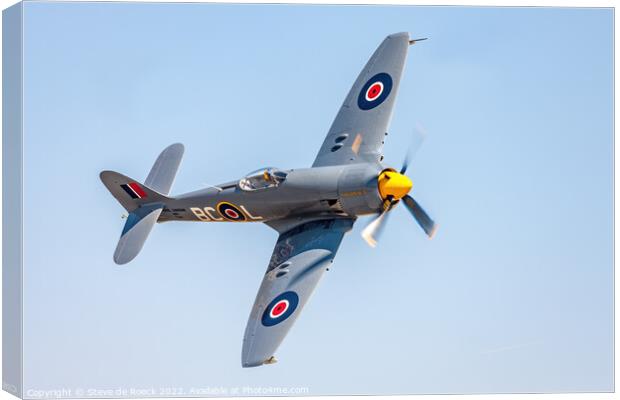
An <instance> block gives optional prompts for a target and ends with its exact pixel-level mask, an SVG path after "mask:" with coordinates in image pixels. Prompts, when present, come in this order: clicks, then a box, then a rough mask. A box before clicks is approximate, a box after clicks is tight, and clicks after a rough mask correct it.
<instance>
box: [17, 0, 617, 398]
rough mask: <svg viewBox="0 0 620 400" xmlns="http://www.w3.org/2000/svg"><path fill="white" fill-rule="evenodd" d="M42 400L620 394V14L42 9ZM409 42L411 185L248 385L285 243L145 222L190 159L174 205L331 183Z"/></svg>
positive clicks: (38, 156) (338, 263)
mask: <svg viewBox="0 0 620 400" xmlns="http://www.w3.org/2000/svg"><path fill="white" fill-rule="evenodd" d="M24 23H25V31H24V33H25V48H24V51H25V52H24V57H25V58H24V62H25V82H24V90H25V95H24V96H25V104H24V107H25V108H24V112H25V114H24V132H25V139H24V145H25V162H26V164H25V174H24V178H25V188H24V201H25V204H24V210H25V234H24V239H25V262H26V266H25V271H24V279H25V282H24V284H25V291H24V294H25V302H24V312H25V315H24V329H25V332H24V334H25V336H24V345H25V353H24V357H25V358H24V368H25V370H24V372H25V386H26V389H29V388H36V389H57V388H63V387H64V388H72V389H75V388H85V389H87V388H99V389H111V388H112V389H113V388H117V387H126V388H131V387H135V388H143V387H154V388H156V389H158V388H160V387H180V388H185V389H186V390H187V389H189V388H208V387H214V386H220V385H221V386H224V387H234V386H244V385H248V386H285V387H289V386H306V387H308V388H309V390H310V394H380V393H387V394H389V393H463V392H465V393H470V392H539V391H540V392H565V391H610V390H613V331H612V329H613V326H612V322H613V319H612V317H613V308H612V307H613V306H612V299H613V279H612V278H613V253H612V252H613V248H612V161H613V158H612V157H613V153H612V141H613V130H612V129H613V114H612V112H613V111H612V102H613V97H612V96H613V92H612V90H613V89H612V79H613V70H612V45H613V43H612V31H613V14H612V11H611V10H610V9H560V8H555V9H547V8H502V9H498V8H469V7H370V6H357V7H354V6H348V7H345V6H266V5H207V4H114V3H91V4H87V3H79V4H78V3H76V4H70V3H36V2H30V3H27V4H26V6H25V15H24ZM400 31H408V32H410V33H411V35H412V37H425V36H428V37H430V40H428V41H426V42H423V43H420V44H419V45H415V46H413V47H412V48H411V49H410V52H409V58H408V60H407V64H406V69H405V72H404V75H403V80H402V85H401V87H400V91H399V98H398V101H397V104H396V107H395V110H394V118H393V120H392V124H391V128H390V135H389V136H388V138H387V140H386V144H385V149H384V150H385V163H386V164H387V165H390V166H395V167H399V166H400V164H401V162H402V159H403V157H404V153H405V149H406V148H407V146H408V145H409V142H410V140H411V134H412V131H413V127H414V126H415V125H416V123H419V124H421V125H422V126H424V127H425V128H426V130H427V131H428V137H427V140H426V141H425V143H424V145H423V147H422V148H421V149H420V151H419V152H418V154H417V157H416V159H415V161H414V163H413V165H412V167H411V168H410V170H409V171H410V172H409V175H410V176H411V178H412V180H413V182H414V189H413V194H414V195H415V197H416V198H417V199H418V200H419V201H420V202H421V203H422V204H423V205H424V206H425V207H426V208H427V210H428V211H429V213H430V214H431V215H432V216H433V217H434V218H435V219H436V220H437V221H438V222H439V223H440V227H439V231H438V233H437V235H436V237H435V238H434V239H433V240H432V241H429V240H427V239H426V238H425V236H424V234H423V233H422V231H421V230H420V229H419V227H418V226H417V225H416V223H415V221H414V220H413V219H412V218H411V216H410V215H409V214H408V213H407V211H406V210H405V209H404V208H403V207H399V209H397V210H395V212H394V214H393V215H392V218H391V219H390V221H389V226H388V227H387V229H386V232H385V234H384V236H383V237H382V241H381V242H380V244H379V246H378V247H377V248H376V249H371V248H369V247H368V246H367V245H366V244H365V243H364V242H363V240H362V239H361V238H360V236H359V233H360V231H361V229H362V228H363V227H364V226H365V225H366V223H367V218H361V219H360V220H359V221H358V223H357V224H356V226H355V228H354V229H353V231H352V232H351V233H350V234H348V235H347V236H346V237H345V240H344V241H343V244H342V246H341V248H340V251H339V253H338V256H337V257H336V260H335V263H334V267H333V268H332V269H331V271H330V272H328V273H327V274H326V275H325V276H324V278H323V281H322V282H321V284H320V285H319V287H318V288H317V290H316V292H315V294H314V296H313V297H312V299H311V301H310V302H309V304H308V306H307V307H306V308H305V309H304V312H303V314H302V316H301V317H300V319H299V320H298V321H297V323H296V325H295V326H294V327H293V329H292V330H291V332H290V334H289V336H288V337H287V338H286V340H285V341H284V343H283V345H282V346H281V348H280V349H279V351H278V352H277V354H276V355H277V357H278V359H279V360H280V362H279V363H277V364H275V365H271V366H266V367H260V368H253V369H242V368H241V361H240V358H241V344H242V338H243V332H244V328H245V324H246V321H247V317H248V315H249V312H250V308H251V306H252V303H253V301H254V297H255V295H256V292H257V290H258V286H259V283H260V281H261V278H262V276H263V274H264V271H265V269H266V267H267V263H268V260H269V257H270V255H271V252H272V249H273V246H274V244H275V240H276V237H277V234H276V232H275V231H273V230H271V229H270V228H268V227H267V226H264V225H262V224H201V223H192V224H189V223H170V224H163V225H159V226H156V228H155V229H154V231H153V233H152V235H151V237H150V238H149V241H148V242H147V244H146V246H145V248H144V249H143V252H142V254H140V255H139V256H138V258H137V259H136V260H135V261H133V262H132V263H131V264H129V265H127V266H124V267H119V266H117V265H115V264H114V263H113V261H112V253H113V251H114V248H115V246H116V241H117V240H118V237H119V235H120V231H121V229H122V226H123V223H124V220H122V219H121V218H120V217H121V214H122V213H123V211H124V210H123V209H122V208H121V206H120V205H118V204H117V203H116V201H115V200H114V199H113V198H112V196H111V195H110V194H109V193H108V192H107V190H106V189H105V188H104V186H103V185H102V184H101V182H100V181H99V177H98V174H99V172H100V171H101V170H104V169H112V170H116V171H119V172H122V173H124V174H127V175H129V176H132V177H134V178H136V179H139V180H143V179H144V178H145V177H146V175H147V173H148V171H149V169H150V167H151V165H152V163H153V161H154V160H155V158H156V156H157V155H158V154H159V152H160V151H161V150H162V149H163V148H164V147H165V146H167V145H169V144H171V143H173V142H182V143H184V144H185V146H186V154H185V159H184V161H183V163H182V164H181V169H180V172H179V175H178V177H177V181H176V183H175V185H174V187H173V193H181V192H187V191H191V190H194V189H197V188H200V187H202V186H204V185H205V184H207V183H211V184H214V183H219V182H223V181H228V180H231V179H236V178H238V177H241V176H242V175H244V174H245V173H247V172H248V171H251V170H254V169H256V168H260V167H261V166H265V165H274V166H277V167H281V168H295V167H305V166H310V164H311V163H312V161H313V159H314V157H315V154H316V152H317V151H318V149H319V147H320V145H321V143H322V141H323V139H324V136H325V134H326V133H327V130H328V128H329V126H330V124H331V122H332V120H333V118H334V116H335V115H336V112H337V111H338V108H339V106H340V104H341V102H342V101H343V100H344V97H345V95H346V93H347V92H348V90H349V88H350V86H351V85H352V83H353V81H354V80H355V78H356V76H357V74H358V73H359V71H360V70H361V68H362V67H363V66H364V64H365V63H366V61H367V60H368V58H369V57H370V55H371V54H372V52H373V51H374V49H375V48H376V46H377V45H378V44H379V43H380V42H381V41H382V40H383V38H384V37H385V36H386V35H388V34H390V33H393V32H400Z"/></svg>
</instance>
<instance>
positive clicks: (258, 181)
mask: <svg viewBox="0 0 620 400" xmlns="http://www.w3.org/2000/svg"><path fill="white" fill-rule="evenodd" d="M285 179H286V172H284V171H281V170H279V169H277V168H273V167H266V168H261V169H257V170H256V171H252V172H250V173H249V174H247V175H246V176H245V178H243V179H241V180H240V181H239V188H240V189H241V190H246V191H253V190H261V189H267V188H273V187H276V186H278V185H279V184H280V183H282V182H284V180H285Z"/></svg>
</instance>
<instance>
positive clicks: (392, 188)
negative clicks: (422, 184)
mask: <svg viewBox="0 0 620 400" xmlns="http://www.w3.org/2000/svg"><path fill="white" fill-rule="evenodd" d="M378 183H379V194H380V195H381V198H382V199H384V200H387V199H389V198H391V199H392V200H400V199H401V198H403V197H405V196H406V195H407V194H408V193H409V191H410V190H411V188H412V187H413V182H411V179H409V178H408V177H407V176H406V175H403V174H399V173H398V172H396V170H394V169H391V168H389V169H386V170H384V171H383V172H381V174H379V182H378Z"/></svg>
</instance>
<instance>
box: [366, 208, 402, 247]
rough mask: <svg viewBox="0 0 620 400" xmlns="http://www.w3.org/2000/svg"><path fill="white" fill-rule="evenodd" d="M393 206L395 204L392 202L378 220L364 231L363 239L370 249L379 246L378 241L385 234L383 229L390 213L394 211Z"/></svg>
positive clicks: (373, 221) (374, 220)
mask: <svg viewBox="0 0 620 400" xmlns="http://www.w3.org/2000/svg"><path fill="white" fill-rule="evenodd" d="M393 205H394V202H392V201H390V203H389V204H388V205H387V206H386V207H385V209H384V210H383V212H381V214H379V215H378V216H377V218H375V219H373V220H372V221H371V222H370V223H369V224H368V226H366V228H364V230H363V231H362V238H363V239H364V240H365V241H366V243H368V245H369V246H370V247H375V246H376V245H377V241H378V240H379V237H380V236H381V234H382V232H383V227H384V226H385V223H386V222H387V217H388V212H389V211H390V210H391V209H392V206H393Z"/></svg>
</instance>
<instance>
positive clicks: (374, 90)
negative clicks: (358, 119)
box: [357, 72, 392, 110]
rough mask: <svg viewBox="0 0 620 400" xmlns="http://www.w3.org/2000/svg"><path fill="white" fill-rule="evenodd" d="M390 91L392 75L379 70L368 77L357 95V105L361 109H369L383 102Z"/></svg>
mask: <svg viewBox="0 0 620 400" xmlns="http://www.w3.org/2000/svg"><path fill="white" fill-rule="evenodd" d="M391 91H392V77H391V76H390V75H388V74H386V73H385V72H380V73H378V74H377V75H375V76H373V77H372V78H370V79H369V80H368V81H367V82H366V83H365V84H364V86H362V90H360V94H359V96H358V97H357V105H358V107H359V108H361V109H362V110H370V109H373V108H375V107H377V106H378V105H379V104H381V103H383V101H384V100H385V99H387V97H388V96H389V95H390V92H391Z"/></svg>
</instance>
